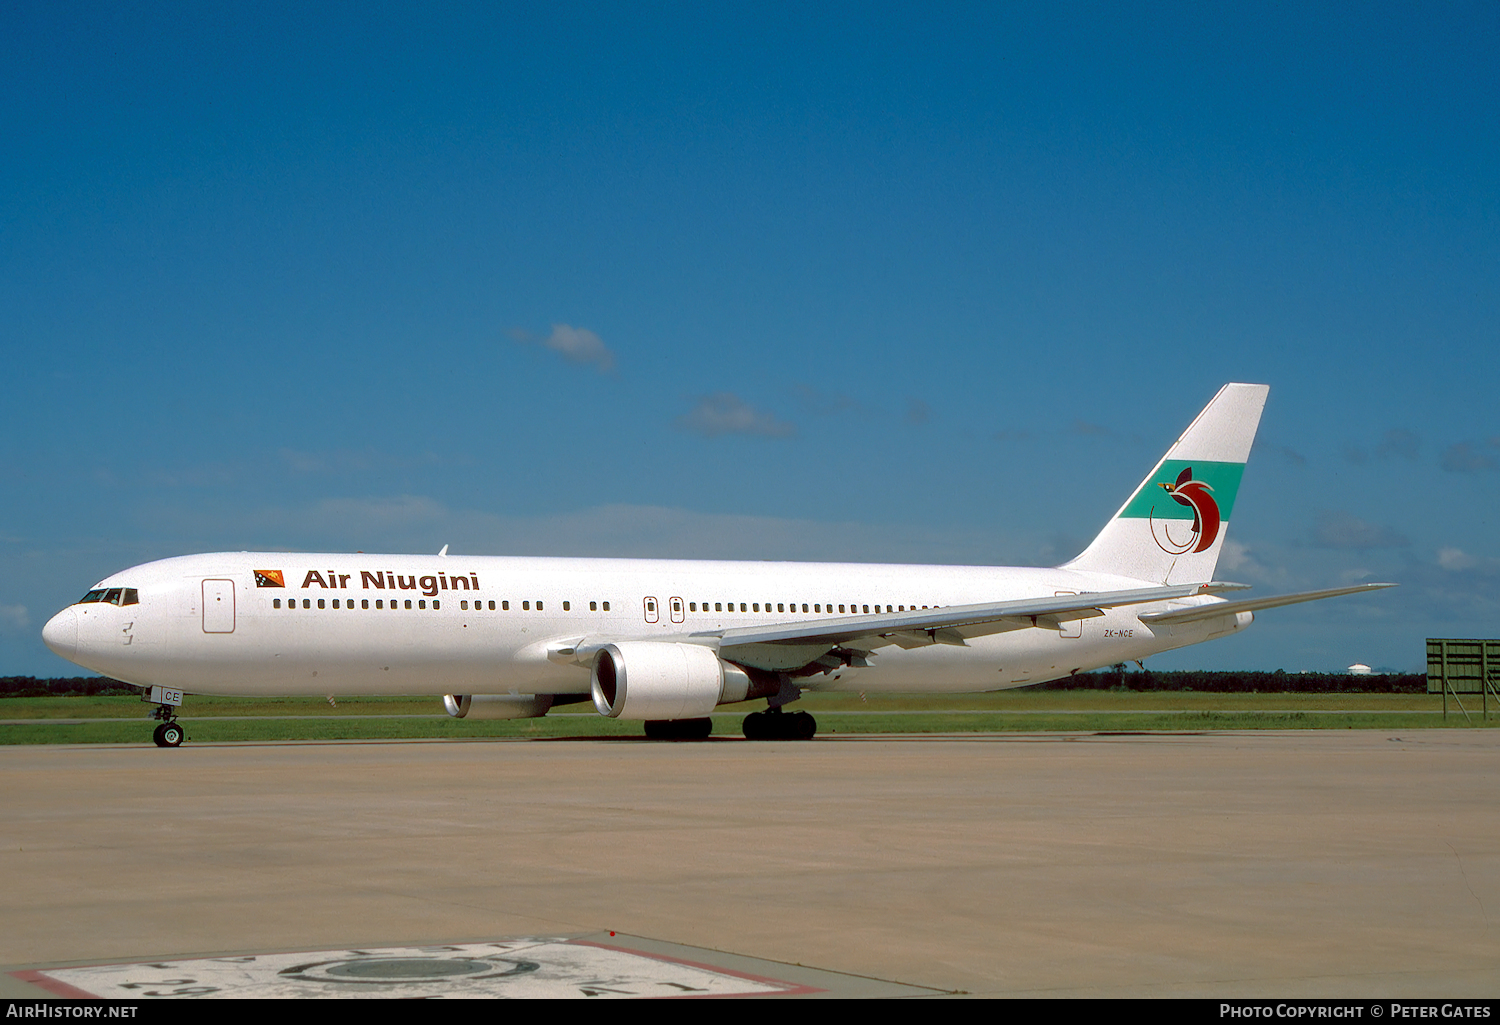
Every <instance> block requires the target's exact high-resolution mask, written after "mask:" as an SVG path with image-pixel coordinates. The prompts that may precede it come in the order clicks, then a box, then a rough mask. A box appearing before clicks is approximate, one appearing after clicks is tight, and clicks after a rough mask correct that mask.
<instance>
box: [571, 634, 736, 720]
mask: <svg viewBox="0 0 1500 1025" xmlns="http://www.w3.org/2000/svg"><path fill="white" fill-rule="evenodd" d="M751 687H752V685H751V680H750V677H749V676H748V675H747V674H746V673H745V671H744V670H743V669H741V668H740V667H739V666H736V665H733V664H731V663H729V662H725V661H724V660H723V659H721V658H719V656H718V655H717V654H715V653H714V651H713V650H711V649H709V648H705V647H703V646H701V645H698V644H675V643H672V642H668V641H622V642H620V643H618V644H606V645H605V646H604V647H603V648H601V649H599V651H598V653H597V654H595V655H594V670H593V679H592V680H591V686H590V689H591V691H592V693H593V695H594V707H595V708H597V709H598V710H599V714H600V715H607V716H609V717H611V718H614V719H696V718H698V717H700V716H705V715H707V714H708V713H709V712H711V711H713V710H714V706H715V705H721V704H724V703H726V702H729V701H744V700H745V699H746V698H747V697H749V696H750V694H751Z"/></svg>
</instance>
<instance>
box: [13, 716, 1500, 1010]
mask: <svg viewBox="0 0 1500 1025" xmlns="http://www.w3.org/2000/svg"><path fill="white" fill-rule="evenodd" d="M1497 770H1500V731H1494V730H1411V731H1403V732H1400V733H1392V732H1389V731H1380V730H1345V731H1316V730H1298V731H1286V732H1259V731H1257V732H1241V733H1229V732H1218V733H1201V734H1137V735H1122V734H1077V733H1073V734H1056V733H1052V734H1005V735H989V736H976V735H972V734H964V735H956V734H955V735H940V736H890V735H886V736H870V735H864V736H854V735H843V736H837V737H834V736H830V737H826V738H819V739H817V740H814V741H812V742H807V743H796V742H788V743H774V742H763V743H751V742H748V741H743V740H739V739H728V738H725V739H715V740H710V741H707V742H703V743H675V744H674V743H652V742H647V741H644V740H634V739H617V740H484V741H436V742H434V741H381V742H342V743H339V742H335V743H328V742H322V743H285V744H189V745H186V746H184V747H182V748H180V749H177V750H159V749H157V748H154V747H150V746H148V745H146V744H142V745H139V746H113V745H111V746H104V745H98V746H94V745H77V746H36V747H21V746H12V747H4V748H0V779H3V780H4V788H3V792H0V858H3V868H4V872H3V874H0V879H3V883H0V886H3V890H0V965H4V966H5V967H4V968H3V969H0V996H8V997H25V996H42V995H47V994H48V993H58V992H62V991H63V990H59V989H58V988H56V984H53V985H52V986H51V988H49V984H48V981H47V980H48V976H47V973H48V972H49V971H52V972H55V973H58V974H61V973H62V972H63V970H64V969H69V968H79V967H81V966H98V965H114V964H118V963H126V962H147V961H150V962H156V963H165V962H173V963H175V962H177V961H186V960H190V959H199V960H198V961H195V962H194V963H195V964H197V963H200V962H201V961H203V960H204V959H210V960H213V959H217V961H219V962H227V961H234V960H235V959H236V958H238V961H237V962H236V963H246V961H247V959H249V958H250V957H251V955H255V956H258V957H260V958H261V959H262V960H264V961H266V962H267V963H268V964H269V963H273V962H274V963H276V964H280V963H282V962H281V961H279V960H277V959H276V958H277V957H279V956H280V955H281V954H283V953H299V952H318V954H319V956H317V957H312V956H307V957H302V958H300V959H293V960H298V961H299V963H298V964H297V965H296V966H295V967H296V968H297V969H298V970H299V971H301V972H302V975H301V976H297V978H298V979H299V980H301V982H302V983H306V984H307V985H312V984H313V983H317V982H319V980H320V979H323V976H317V972H319V971H321V972H323V973H324V976H327V977H328V978H335V976H336V977H337V978H335V982H339V984H340V985H342V984H346V983H347V982H348V980H349V979H351V978H355V977H360V978H370V977H372V976H373V975H374V974H378V973H379V972H380V971H386V972H397V973H399V972H408V973H410V972H427V973H428V974H433V973H438V974H441V973H442V972H451V973H456V974H461V973H462V972H464V971H468V972H470V973H471V974H474V975H475V976H476V977H478V976H482V975H488V976H494V977H499V976H505V977H507V978H508V977H511V976H515V977H517V978H519V977H520V976H519V975H517V974H516V973H518V972H521V973H522V974H525V973H526V972H529V973H530V974H529V975H528V976H527V977H528V978H530V979H533V980H534V979H539V978H541V974H545V972H547V971H549V970H550V969H549V968H547V967H546V966H545V964H544V961H545V958H543V957H542V956H541V955H537V956H536V957H532V958H531V960H530V961H527V962H526V963H528V964H538V965H543V967H540V968H535V969H525V970H524V972H523V970H522V969H520V968H516V967H514V966H515V965H517V964H520V963H521V962H522V961H523V960H525V957H523V956H522V955H521V954H517V953H514V952H515V951H517V950H521V949H522V948H523V947H526V945H527V944H530V945H531V946H530V947H526V949H528V950H529V949H532V948H533V947H534V948H536V949H541V948H542V947H546V948H547V950H551V951H554V952H557V951H560V952H561V955H562V957H563V959H564V960H567V959H568V958H572V959H573V960H575V961H579V963H582V960H586V958H584V957H583V955H582V954H580V953H579V949H580V948H581V947H588V948H591V949H592V948H595V947H604V948H608V950H609V951H614V950H615V948H617V947H618V948H622V949H626V950H628V951H634V952H643V953H644V954H645V955H649V957H656V958H659V959H661V960H662V961H663V963H667V962H670V963H671V964H673V965H677V966H681V965H690V966H692V967H693V968H695V969H697V968H704V967H705V966H707V967H708V968H713V969H715V970H718V969H722V973H721V975H722V977H723V978H739V979H742V980H743V979H755V980H760V981H761V982H766V984H767V985H769V986H771V988H772V989H773V990H776V987H780V989H779V990H776V991H778V992H783V993H787V994H809V995H810V994H814V993H826V994H828V995H836V996H858V995H871V996H874V995H885V996H889V995H897V994H911V995H940V994H945V993H956V994H972V995H980V996H1006V995H1014V996H1208V997H1282V998H1292V997H1312V996H1323V997H1350V998H1367V999H1368V998H1376V997H1408V998H1412V997H1429V998H1464V997H1491V998H1492V997H1496V996H1500V773H1497ZM612 933H613V934H614V935H611V934H612ZM475 944H478V945H486V947H485V949H487V950H489V951H491V953H490V954H488V955H485V954H483V953H482V952H481V953H476V952H475V951H477V950H479V948H478V947H471V946H461V945H475ZM549 944H550V946H549ZM443 945H450V946H443ZM438 949H445V950H450V951H455V953H452V954H450V955H444V956H445V957H447V960H446V961H443V962H442V964H437V963H436V962H435V961H434V962H433V963H432V964H428V963H427V962H426V961H424V960H423V959H424V958H427V959H428V960H432V959H433V958H437V957H438V955H435V954H430V953H427V954H423V953H413V951H414V950H419V951H420V950H426V951H432V950H438ZM329 952H334V953H329ZM382 952H383V953H382ZM496 952H498V953H496ZM323 954H328V956H326V957H324V956H322V955H323ZM335 955H336V956H335ZM377 955H378V957H379V958H383V960H380V961H379V963H378V964H377V963H374V962H373V961H370V960H368V959H369V958H377ZM530 956H531V955H526V957H530ZM604 956H605V955H602V954H594V953H590V954H589V957H594V958H595V959H596V960H597V959H598V958H601V957H604ZM608 956H610V957H614V956H616V955H615V954H614V953H610V954H609V955H608ZM486 957H489V960H485V958H486ZM361 958H366V959H367V960H360V959H361ZM507 959H508V960H507ZM283 960H284V959H283ZM502 960H503V961H504V964H505V965H506V966H509V967H504V968H503V970H500V969H496V968H495V967H494V966H495V965H497V964H500V963H501V961H502ZM312 964H317V965H322V966H324V967H322V968H318V969H316V970H314V969H311V968H309V965H312ZM463 965H467V966H469V967H468V968H464V967H462V966H463ZM330 966H331V967H330ZM589 970H591V971H592V970H595V969H592V968H590V969H589ZM621 970H622V971H623V970H624V969H621ZM121 971H123V969H115V970H114V972H115V975H116V976H118V977H119V978H123V977H124V976H121V975H120V972H121ZM310 972H311V973H312V974H309V973H310ZM330 973H332V974H330ZM339 973H342V974H339ZM539 973H541V974H539ZM282 975H283V977H286V972H285V971H283V972H282ZM315 976H316V977H315ZM79 978H82V976H79ZM695 978H696V977H695ZM705 978H706V976H705ZM309 980H311V981H309ZM340 980H342V981H340ZM767 980H769V981H767ZM325 981H326V980H325ZM244 985H246V986H251V987H252V988H251V989H249V990H244V992H256V990H254V989H253V985H255V984H253V983H251V982H246V983H244ZM681 985H683V986H686V985H687V983H682V984H681ZM79 986H80V991H89V992H94V990H86V989H83V988H82V984H79ZM328 991H329V992H334V993H343V994H344V995H347V993H348V988H347V985H345V989H343V990H340V989H339V988H338V985H335V984H334V983H333V982H330V983H328ZM136 992H140V990H136ZM266 992H270V990H266ZM363 992H364V993H366V994H367V995H368V994H372V993H375V992H383V991H381V990H380V989H379V986H374V985H372V986H367V987H366V990H364V991H363ZM746 992H749V990H746ZM185 995H192V994H185ZM302 995H306V992H302Z"/></svg>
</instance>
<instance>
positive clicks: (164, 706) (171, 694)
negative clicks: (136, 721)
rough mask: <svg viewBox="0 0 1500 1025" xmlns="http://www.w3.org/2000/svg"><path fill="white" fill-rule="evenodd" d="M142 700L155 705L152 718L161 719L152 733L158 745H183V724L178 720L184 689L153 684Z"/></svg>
mask: <svg viewBox="0 0 1500 1025" xmlns="http://www.w3.org/2000/svg"><path fill="white" fill-rule="evenodd" d="M141 700H142V701H145V702H148V703H150V704H153V705H155V706H156V707H155V708H154V709H152V710H151V718H153V719H160V720H161V725H160V726H158V727H156V730H155V731H154V732H153V733H152V734H151V739H152V740H153V741H155V742H156V746H157V747H181V746H182V741H183V739H184V734H183V732H182V724H181V723H179V722H178V721H177V709H178V706H180V705H181V704H182V691H180V690H173V689H171V688H169V687H155V686H153V687H152V688H151V689H150V690H149V691H147V692H146V693H144V694H142V695H141Z"/></svg>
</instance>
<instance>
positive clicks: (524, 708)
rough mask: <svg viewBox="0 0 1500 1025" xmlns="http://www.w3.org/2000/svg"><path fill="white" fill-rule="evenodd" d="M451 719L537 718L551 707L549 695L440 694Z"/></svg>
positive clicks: (550, 696)
mask: <svg viewBox="0 0 1500 1025" xmlns="http://www.w3.org/2000/svg"><path fill="white" fill-rule="evenodd" d="M443 707H444V708H445V709H447V710H448V714H449V715H451V716H453V718H455V719H537V718H540V717H541V716H544V715H546V714H547V709H549V708H551V707H552V695H551V694H444V695H443Z"/></svg>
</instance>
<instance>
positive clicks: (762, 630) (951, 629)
mask: <svg viewBox="0 0 1500 1025" xmlns="http://www.w3.org/2000/svg"><path fill="white" fill-rule="evenodd" d="M1244 586H1245V585H1244V584H1229V583H1207V584H1201V583H1200V584H1182V585H1178V586H1175V587H1144V588H1132V589H1130V590H1127V591H1098V592H1094V593H1092V594H1064V595H1059V596H1057V597H1053V598H1023V599H1020V600H1017V601H1002V602H984V603H980V604H977V605H950V606H945V607H943V608H932V609H913V610H911V611H909V612H888V613H883V614H877V615H864V616H838V617H834V618H829V619H815V620H803V621H800V622H796V623H773V624H768V625H763V626H746V627H730V628H728V629H724V630H706V631H701V632H697V633H693V634H691V635H689V639H690V640H693V641H696V642H698V643H704V642H709V641H713V640H717V641H718V647H719V655H720V657H722V658H724V659H727V660H728V661H730V662H735V663H738V664H740V665H745V666H752V667H754V668H757V669H767V670H790V669H799V668H802V667H803V666H807V665H809V664H812V663H814V662H818V661H819V660H820V659H825V658H831V659H832V663H831V664H832V665H840V664H850V665H859V664H861V662H860V657H861V656H862V655H865V654H868V653H869V652H870V651H873V650H874V649H875V648H880V647H884V646H887V645H891V644H895V645H900V646H901V647H903V648H916V647H923V646H926V645H929V644H953V645H958V646H964V645H965V643H966V638H969V637H977V636H980V635H982V634H989V633H1001V632H1003V631H1006V630H1016V629H1020V628H1022V627H1032V626H1049V627H1051V628H1053V629H1057V628H1058V625H1059V624H1060V623H1061V622H1063V621H1065V620H1073V619H1086V618H1091V617H1094V616H1101V615H1103V614H1104V613H1103V611H1102V610H1103V609H1106V608H1113V607H1115V606H1119V605H1139V604H1145V603H1148V602H1159V601H1169V600H1171V599H1173V598H1187V597H1191V596H1193V595H1200V594H1212V593H1214V592H1216V591H1222V590H1231V589H1239V588H1242V587H1244ZM834 649H845V650H844V651H843V653H842V654H841V655H840V656H837V657H836V656H835V655H834V654H833V653H834ZM843 656H848V658H847V659H846V658H844V657H843Z"/></svg>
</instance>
